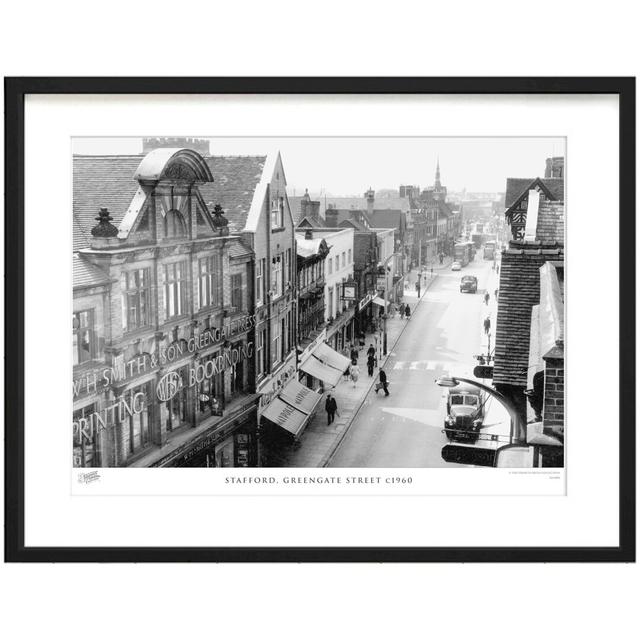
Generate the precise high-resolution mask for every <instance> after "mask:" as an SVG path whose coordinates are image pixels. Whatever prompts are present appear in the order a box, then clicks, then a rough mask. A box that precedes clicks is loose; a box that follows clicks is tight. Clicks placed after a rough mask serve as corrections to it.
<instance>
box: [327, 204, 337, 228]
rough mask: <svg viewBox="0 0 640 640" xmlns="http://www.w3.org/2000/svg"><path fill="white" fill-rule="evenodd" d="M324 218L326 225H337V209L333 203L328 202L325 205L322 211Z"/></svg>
mask: <svg viewBox="0 0 640 640" xmlns="http://www.w3.org/2000/svg"><path fill="white" fill-rule="evenodd" d="M324 219H325V222H326V223H327V227H337V226H338V210H337V209H336V207H335V205H333V204H330V205H328V206H327V209H326V210H325V212H324Z"/></svg>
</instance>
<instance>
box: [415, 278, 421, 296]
mask: <svg viewBox="0 0 640 640" xmlns="http://www.w3.org/2000/svg"><path fill="white" fill-rule="evenodd" d="M416 291H417V292H418V298H419V297H420V279H418V280H416Z"/></svg>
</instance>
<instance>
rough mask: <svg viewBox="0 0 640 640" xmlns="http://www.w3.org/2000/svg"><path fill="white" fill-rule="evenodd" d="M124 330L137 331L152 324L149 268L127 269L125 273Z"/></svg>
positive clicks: (123, 296)
mask: <svg viewBox="0 0 640 640" xmlns="http://www.w3.org/2000/svg"><path fill="white" fill-rule="evenodd" d="M123 279H124V293H123V294H122V307H123V314H122V315H123V330H124V331H125V332H126V331H135V330H136V329H140V328H142V327H146V326H149V325H150V324H151V317H150V304H149V300H150V291H151V282H150V278H149V269H136V270H134V271H127V272H126V273H125V274H124V275H123Z"/></svg>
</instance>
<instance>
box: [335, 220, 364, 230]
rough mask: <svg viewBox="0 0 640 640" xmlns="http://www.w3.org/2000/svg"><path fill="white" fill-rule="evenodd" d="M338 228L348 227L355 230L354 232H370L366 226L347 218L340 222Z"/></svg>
mask: <svg viewBox="0 0 640 640" xmlns="http://www.w3.org/2000/svg"><path fill="white" fill-rule="evenodd" d="M338 226H340V227H345V228H346V227H350V228H352V229H355V230H356V231H369V232H371V231H372V229H371V228H370V227H367V225H366V224H364V222H361V221H360V220H356V219H355V218H349V219H348V220H343V221H342V222H340V223H339V225H338Z"/></svg>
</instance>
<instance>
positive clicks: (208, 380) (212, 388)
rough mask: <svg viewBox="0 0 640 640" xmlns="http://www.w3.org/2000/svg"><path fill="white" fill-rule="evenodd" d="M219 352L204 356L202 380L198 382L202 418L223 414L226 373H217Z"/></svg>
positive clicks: (199, 408)
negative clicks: (215, 363)
mask: <svg viewBox="0 0 640 640" xmlns="http://www.w3.org/2000/svg"><path fill="white" fill-rule="evenodd" d="M218 355H220V354H218V353H216V354H214V355H211V356H208V357H206V358H203V360H202V361H201V362H200V367H199V371H201V372H202V376H201V377H202V380H201V381H200V383H199V384H198V404H197V406H198V414H199V418H200V420H203V419H205V418H208V417H209V416H212V415H213V416H215V415H221V413H222V410H223V409H224V373H223V372H220V373H217V374H215V373H214V371H215V368H214V362H215V360H216V358H217V357H218Z"/></svg>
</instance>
